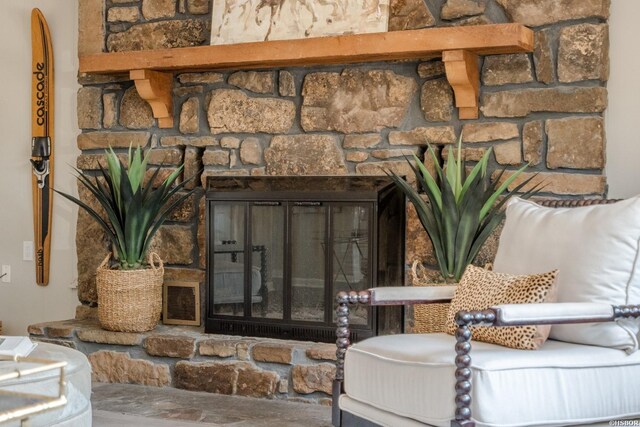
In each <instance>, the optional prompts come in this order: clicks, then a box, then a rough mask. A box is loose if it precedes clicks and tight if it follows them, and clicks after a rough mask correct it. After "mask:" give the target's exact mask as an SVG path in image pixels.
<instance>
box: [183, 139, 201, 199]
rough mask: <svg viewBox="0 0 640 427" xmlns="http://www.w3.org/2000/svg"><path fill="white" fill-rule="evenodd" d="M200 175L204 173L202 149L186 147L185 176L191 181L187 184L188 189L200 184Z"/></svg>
mask: <svg viewBox="0 0 640 427" xmlns="http://www.w3.org/2000/svg"><path fill="white" fill-rule="evenodd" d="M200 175H202V149H200V148H197V147H186V148H185V150H184V177H185V179H189V178H191V177H193V179H191V180H190V181H188V182H187V183H186V184H185V189H186V190H192V189H194V188H195V187H196V185H199V183H200Z"/></svg>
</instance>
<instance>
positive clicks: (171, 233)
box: [149, 224, 195, 265]
mask: <svg viewBox="0 0 640 427" xmlns="http://www.w3.org/2000/svg"><path fill="white" fill-rule="evenodd" d="M194 248H195V239H194V236H193V230H192V229H191V227H190V226H184V225H166V224H165V225H163V226H162V227H160V229H159V230H158V233H157V234H156V235H155V236H154V238H153V240H152V241H151V246H150V249H149V250H150V251H152V252H157V253H158V255H160V258H161V259H162V260H163V261H164V262H165V263H166V264H179V265H191V263H193V251H194Z"/></svg>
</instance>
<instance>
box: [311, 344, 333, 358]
mask: <svg viewBox="0 0 640 427" xmlns="http://www.w3.org/2000/svg"><path fill="white" fill-rule="evenodd" d="M306 354H307V357H308V358H309V359H313V360H337V357H336V346H335V345H334V344H316V345H314V346H313V347H310V348H308V349H307V351H306Z"/></svg>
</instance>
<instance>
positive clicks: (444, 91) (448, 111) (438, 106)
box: [420, 79, 453, 122]
mask: <svg viewBox="0 0 640 427" xmlns="http://www.w3.org/2000/svg"><path fill="white" fill-rule="evenodd" d="M420 108H421V109H422V113H423V114H424V119H425V120H426V121H428V122H448V121H450V120H451V118H452V114H453V90H451V86H450V85H449V82H448V81H447V79H436V80H428V81H426V82H424V84H423V85H422V90H421V92H420Z"/></svg>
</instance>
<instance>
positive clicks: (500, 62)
mask: <svg viewBox="0 0 640 427" xmlns="http://www.w3.org/2000/svg"><path fill="white" fill-rule="evenodd" d="M532 81H533V73H532V70H531V61H530V60H529V55H527V54H526V53H514V54H509V55H490V56H485V58H484V64H483V66H482V83H484V84H485V85H487V86H498V85H506V84H520V83H529V82H532Z"/></svg>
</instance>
